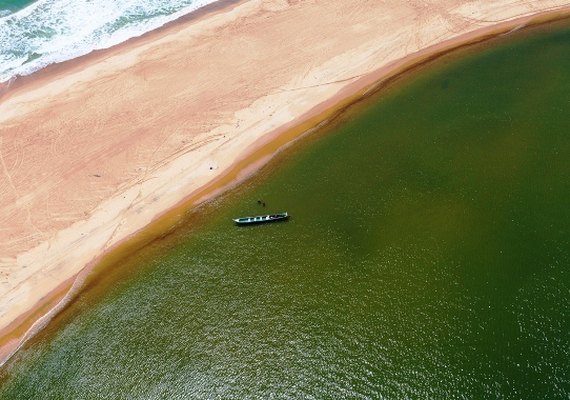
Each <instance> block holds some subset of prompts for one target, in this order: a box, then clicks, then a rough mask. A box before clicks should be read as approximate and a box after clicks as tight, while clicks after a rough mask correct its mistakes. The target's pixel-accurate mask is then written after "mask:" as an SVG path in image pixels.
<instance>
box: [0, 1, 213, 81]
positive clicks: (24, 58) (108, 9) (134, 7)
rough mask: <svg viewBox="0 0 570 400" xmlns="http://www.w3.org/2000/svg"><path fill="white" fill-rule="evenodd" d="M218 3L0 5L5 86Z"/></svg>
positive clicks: (0, 58) (0, 72) (0, 65)
mask: <svg viewBox="0 0 570 400" xmlns="http://www.w3.org/2000/svg"><path fill="white" fill-rule="evenodd" d="M213 2H214V0H122V1H114V0H37V1H29V0H0V82H4V81H7V80H9V79H11V78H13V77H15V76H17V75H29V74H30V73H32V72H35V71H37V70H39V69H41V68H43V67H45V66H47V65H49V64H52V63H56V62H61V61H65V60H70V59H73V58H76V57H79V56H82V55H85V54H88V53H90V52H92V51H93V50H97V49H103V48H108V47H111V46H113V45H115V44H118V43H121V42H124V41H126V40H127V39H129V38H132V37H136V36H140V35H142V34H143V33H145V32H148V31H151V30H153V29H156V28H158V27H160V26H162V25H164V24H165V23H167V22H169V21H173V20H175V19H177V18H179V17H181V16H183V15H186V14H188V13H190V12H191V11H194V10H196V9H198V8H200V7H203V6H205V5H207V4H209V3H213Z"/></svg>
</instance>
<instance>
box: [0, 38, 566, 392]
mask: <svg viewBox="0 0 570 400" xmlns="http://www.w3.org/2000/svg"><path fill="white" fill-rule="evenodd" d="M569 71H570V29H568V28H561V27H558V28H556V29H555V28H549V29H546V28H545V29H542V31H541V32H534V34H533V35H522V36H521V39H520V40H518V41H515V42H508V43H503V42H501V44H496V45H495V46H494V47H492V48H490V49H486V50H484V51H482V50H480V51H477V52H475V54H471V55H464V56H463V57H461V60H459V61H457V60H455V61H454V60H452V59H451V58H449V57H447V58H444V59H442V60H440V61H439V62H437V63H436V64H435V65H433V66H431V67H430V68H428V69H424V70H423V71H421V73H417V74H415V75H413V78H411V77H407V79H404V80H401V81H400V82H399V83H398V84H396V85H394V86H393V87H392V88H390V89H389V90H388V94H387V95H385V96H384V97H382V98H381V99H380V100H376V101H374V102H371V101H370V102H368V104H361V105H359V106H358V107H356V108H357V109H358V110H356V111H357V112H354V113H352V114H351V116H347V117H345V118H344V121H343V122H342V123H340V124H339V125H338V126H336V127H335V128H334V129H333V130H332V131H330V132H328V133H327V134H317V135H315V136H313V137H310V138H308V139H307V140H304V141H303V143H300V144H297V145H296V146H294V147H293V148H292V149H289V150H288V151H286V152H285V153H283V154H282V155H281V156H280V157H278V160H276V161H275V162H274V163H273V164H272V168H269V169H266V170H264V171H263V172H262V173H261V174H259V176H258V177H257V178H256V179H255V180H254V181H252V182H249V183H247V184H246V185H244V186H242V187H241V188H239V189H238V190H236V191H234V192H233V193H231V194H229V195H227V196H225V197H224V198H222V199H219V200H217V201H216V202H214V203H212V204H210V205H208V206H207V207H205V208H203V209H202V210H201V211H200V213H199V215H195V216H193V217H192V218H191V219H190V223H192V224H193V225H200V226H201V228H199V229H197V228H189V229H186V230H185V231H180V232H178V233H176V234H174V235H171V236H170V237H168V238H166V239H164V240H163V241H162V242H161V243H157V244H155V245H154V247H153V249H151V250H149V251H146V252H144V254H142V253H141V254H139V257H138V259H136V260H132V261H131V262H130V263H126V264H125V265H122V266H121V267H120V268H118V269H116V270H115V271H110V272H109V274H106V275H105V276H104V277H102V282H101V283H100V287H104V288H105V291H104V294H100V293H94V292H93V291H91V292H87V293H86V294H84V295H82V296H81V297H80V299H79V300H78V302H77V304H75V305H74V306H73V307H71V309H70V311H69V312H67V313H65V314H64V315H63V316H61V317H59V318H58V319H57V321H56V324H55V325H54V326H55V328H54V327H52V328H49V329H47V330H46V331H45V332H44V333H43V334H41V335H40V337H39V338H38V339H37V340H35V342H34V343H32V344H30V345H28V346H26V347H25V349H23V350H22V351H21V352H20V353H18V354H17V356H16V357H14V359H13V360H12V361H11V362H10V363H9V364H8V365H7V366H5V367H4V369H3V372H2V376H1V382H2V384H1V386H0V398H2V399H194V398H203V399H216V398H219V399H232V398H234V399H246V398H261V399H266V398H279V399H281V398H295V399H297V398H304V399H337V398H351V399H353V398H354V399H358V398H371V399H377V398H386V399H406V398H410V399H482V398H488V399H519V398H521V399H567V398H569V397H570V333H569V332H570V315H569V309H570V269H569V267H570V243H569V242H570V229H569V226H570V211H569V201H568V200H569V199H570V161H569V160H570V139H569V135H570V73H569ZM276 167H277V168H276ZM257 199H263V200H264V201H265V202H266V203H267V207H266V208H265V209H263V208H262V207H261V206H259V205H258V204H257ZM265 210H271V211H282V210H287V211H289V212H290V214H291V215H292V218H291V220H290V221H288V222H285V223H276V224H272V225H265V226H263V225H262V226H256V227H253V228H238V227H235V226H233V225H232V223H231V220H230V218H231V217H234V216H238V215H248V214H255V213H263V212H264V211H265ZM56 328H57V329H56Z"/></svg>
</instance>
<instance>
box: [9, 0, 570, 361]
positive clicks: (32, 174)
mask: <svg viewBox="0 0 570 400" xmlns="http://www.w3.org/2000/svg"><path fill="white" fill-rule="evenodd" d="M338 3H342V4H338ZM568 7H569V5H568V3H566V2H563V1H513V0H503V1H485V2H484V1H470V2H465V1H457V0H453V1H452V0H448V1H445V0H438V1H436V0H433V1H429V2H428V1H409V2H406V3H405V4H403V3H402V2H394V3H393V4H391V3H390V2H388V3H384V4H377V2H374V1H364V2H362V1H361V2H355V4H350V3H348V2H332V1H330V2H320V1H306V2H296V1H289V2H287V1H254V0H251V1H243V2H239V3H234V2H228V3H225V6H224V7H223V8H219V7H218V8H215V9H212V10H210V11H208V12H201V13H200V14H196V15H195V18H185V19H184V20H182V21H179V22H177V23H174V24H170V25H169V26H168V27H166V28H164V29H160V30H158V31H156V32H153V33H150V34H148V35H145V36H144V37H143V38H140V39H135V40H132V41H129V42H128V43H126V44H123V45H120V46H117V47H116V48H113V49H109V50H107V51H101V52H98V53H97V54H94V55H91V56H87V57H84V58H81V59H79V60H76V61H71V62H67V63H64V64H61V65H58V66H55V67H52V68H48V69H47V70H46V71H43V72H40V73H37V74H35V75H33V76H31V77H27V78H26V79H22V80H20V81H17V82H16V84H15V85H12V86H11V87H9V88H6V89H5V90H4V93H3V97H2V98H1V100H0V156H1V157H0V161H1V163H0V167H1V168H2V175H1V176H2V178H0V187H1V188H2V189H3V190H2V192H3V196H2V198H1V200H0V222H1V223H0V227H1V228H0V299H1V300H0V329H1V335H2V337H3V341H2V343H3V344H4V345H5V346H4V348H3V351H2V354H1V355H2V356H3V357H7V356H9V354H10V353H11V352H12V351H13V350H14V349H16V348H17V346H18V343H19V342H20V339H21V338H22V337H23V336H24V335H25V333H26V332H27V331H28V330H30V327H31V326H32V324H33V323H34V321H36V320H38V319H39V318H40V317H41V316H42V315H44V314H45V313H46V311H48V310H50V309H53V308H54V307H55V306H56V304H57V303H58V302H59V300H61V299H64V298H65V297H66V296H67V297H68V298H69V293H68V292H69V289H70V288H71V286H72V285H73V282H74V281H75V280H76V277H77V276H78V274H80V273H81V272H82V271H83V273H82V274H81V275H82V276H85V275H86V273H87V271H88V270H89V268H90V267H89V266H93V265H95V263H96V262H97V261H100V260H101V256H102V255H103V254H107V253H109V250H111V249H115V250H116V251H114V253H116V254H119V253H121V252H122V253H123V254H124V253H125V252H126V251H136V249H137V248H139V247H140V246H143V245H144V244H145V243H146V242H148V241H149V240H152V238H153V234H156V232H160V230H161V229H167V227H168V226H171V225H172V224H173V223H175V221H176V220H177V218H179V215H180V213H181V210H182V209H184V208H188V207H192V206H194V205H195V204H197V203H199V202H201V201H204V200H205V199H208V198H210V197H212V196H214V195H216V194H218V193H219V192H220V191H222V190H224V189H225V188H227V187H229V186H231V185H233V184H235V183H236V182H238V181H239V180H240V179H243V177H244V176H246V175H247V174H248V173H251V172H252V171H254V170H255V168H257V167H259V166H260V165H262V164H263V163H265V162H266V161H267V160H268V159H269V158H270V157H271V155H272V154H274V153H275V152H276V151H278V150H279V149H280V148H281V147H282V146H285V145H286V144H287V143H289V142H290V141H291V140H294V139H295V138H296V137H298V136H300V135H302V134H303V133H305V132H307V131H308V130H310V129H312V128H313V127H314V126H315V125H318V124H319V123H322V122H323V121H326V120H328V119H330V118H332V117H333V116H334V115H335V113H337V112H338V111H339V110H340V109H342V108H343V107H345V106H347V105H348V104H350V103H351V102H353V101H355V100H356V99H358V98H359V97H361V96H362V95H364V94H365V93H366V92H367V91H369V90H372V89H374V88H376V89H377V88H378V87H379V86H381V85H382V84H383V83H384V82H385V81H386V80H387V79H389V78H390V77H392V76H395V75H397V74H398V73H400V72H402V71H404V70H406V69H409V68H410V67H412V66H414V65H416V64H418V63H421V62H424V61H425V60H427V59H430V58H433V57H434V56H435V55H437V54H441V53H443V52H446V51H449V50H450V49H453V48H456V47H459V46H462V45H465V44H468V43H472V42H476V41H480V40H483V39H485V38H487V37H491V36H494V35H498V34H504V33H506V32H509V31H511V30H513V29H519V28H520V27H522V26H525V25H528V24H529V23H538V22H543V21H545V20H548V19H553V18H559V17H561V16H563V15H565V13H566V12H567V8H568ZM159 217H160V218H159ZM149 224H151V225H149ZM144 227H146V229H145V231H144V232H146V233H144V232H143V233H139V234H138V235H135V236H133V234H134V233H136V232H139V231H140V230H141V229H142V228H144ZM115 257H116V256H115ZM111 258H112V257H111ZM107 262H108V261H107Z"/></svg>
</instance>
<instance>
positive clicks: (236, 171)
mask: <svg viewBox="0 0 570 400" xmlns="http://www.w3.org/2000/svg"><path fill="white" fill-rule="evenodd" d="M230 3H231V4H232V5H234V6H235V7H238V5H236V4H235V2H230ZM244 3H247V2H240V4H244ZM224 11H225V10H224ZM222 12H223V11H222ZM569 15H570V11H569V6H565V7H562V8H560V9H557V10H556V11H547V12H544V13H543V12H540V13H537V14H533V15H527V16H524V17H521V18H516V19H512V20H508V21H505V22H501V23H498V24H495V25H492V26H488V27H484V28H480V29H478V30H475V31H471V32H468V33H465V34H463V35H459V36H456V37H453V38H451V39H448V40H444V41H442V42H440V43H437V44H434V45H431V46H428V47H426V48H424V49H421V50H420V51H417V52H413V53H411V54H409V55H407V56H406V57H404V58H401V59H397V60H395V61H392V62H390V63H388V64H387V65H384V66H381V67H380V68H377V69H375V70H373V71H372V72H369V73H367V74H365V75H363V76H359V77H357V78H356V79H349V80H346V82H349V83H348V84H341V85H339V87H338V90H336V91H335V94H334V95H333V96H332V97H328V98H327V99H326V100H325V101H323V102H319V103H317V104H316V105H314V106H313V107H311V108H310V109H309V110H308V111H305V112H304V113H302V114H301V115H299V116H296V117H295V118H293V119H292V120H290V121H287V122H285V123H283V124H281V125H279V126H277V127H275V128H274V129H270V130H266V131H265V132H266V133H264V134H263V135H262V136H260V137H259V138H256V140H253V141H252V142H251V143H249V144H248V145H247V146H243V148H242V149H241V150H240V152H239V154H238V155H237V157H236V159H235V160H234V161H233V162H232V163H231V164H230V165H229V167H227V168H224V169H223V170H222V171H221V172H220V173H217V175H216V176H214V177H210V176H208V178H209V179H206V180H205V183H204V184H202V185H200V186H199V187H198V188H196V189H195V190H193V191H192V192H190V194H188V195H186V196H185V197H184V198H181V199H180V198H179V199H177V201H175V202H174V205H172V206H170V207H168V208H167V209H164V210H163V211H161V212H159V213H157V214H156V215H154V216H153V217H152V219H151V222H150V223H149V224H148V223H147V224H144V228H142V229H139V230H135V231H134V232H131V233H130V234H128V235H127V236H125V237H123V238H122V239H120V240H119V241H117V242H115V243H114V244H112V245H110V246H109V247H107V248H105V249H104V253H103V254H99V255H98V256H96V258H95V259H91V260H90V261H89V262H88V263H87V264H85V266H84V267H82V268H80V269H79V272H77V273H75V274H72V275H71V277H67V279H66V280H64V281H63V282H60V283H59V284H58V286H57V287H56V289H54V290H52V291H50V292H48V293H47V294H46V295H44V296H42V297H41V298H40V299H39V300H38V301H36V302H35V303H33V305H32V307H31V309H30V310H29V311H28V312H27V313H22V314H20V315H19V316H18V317H17V319H15V320H14V321H13V322H11V323H9V324H7V325H5V326H3V327H2V329H1V330H0V346H1V349H0V355H1V356H2V357H1V358H2V359H1V360H0V364H3V363H4V362H6V360H8V359H9V358H10V357H11V356H12V355H13V354H14V353H15V351H17V349H18V348H19V347H20V346H21V344H22V342H24V341H25V340H27V339H29V338H30V337H31V336H33V334H34V333H35V331H37V330H39V329H41V326H39V327H38V328H35V327H34V324H35V321H37V320H41V321H43V320H44V319H42V316H44V315H48V318H47V319H49V315H51V314H55V313H57V312H59V310H60V309H62V308H64V307H65V300H66V298H68V297H70V298H72V297H73V295H74V293H71V292H70V290H71V289H72V288H73V287H74V286H76V285H78V286H81V283H82V279H84V278H85V277H86V276H87V275H89V273H90V271H91V270H93V269H96V270H98V271H102V270H104V269H105V268H106V267H108V266H109V265H112V264H113V263H114V262H117V261H118V260H120V259H121V258H124V257H128V255H129V254H132V253H133V252H136V251H137V250H138V249H140V248H141V247H144V246H146V245H147V244H148V243H149V242H151V241H152V240H155V239H156V238H157V237H160V236H161V234H160V232H165V231H168V230H169V229H172V226H174V225H175V224H176V222H177V221H179V220H180V215H181V214H183V213H184V212H185V211H186V210H188V209H191V208H194V207H195V206H196V205H198V204H200V203H202V202H204V201H207V200H208V199H211V198H213V197H215V196H217V195H218V194H220V193H221V192H224V191H226V190H228V189H229V188H231V187H234V186H235V185H237V184H239V183H240V182H242V181H243V180H245V179H246V178H247V177H249V176H250V175H251V174H253V173H254V172H255V171H256V170H257V169H259V167H261V166H262V165H264V164H266V163H267V161H268V160H269V159H271V158H272V157H273V155H275V154H276V153H277V152H279V151H281V150H282V149H283V148H284V147H286V146H287V145H288V144H289V143H291V142H292V141H294V140H296V139H298V138H299V137H302V136H303V135H305V134H307V133H308V132H310V131H312V130H314V129H317V128H318V127H320V126H322V125H324V124H327V123H329V122H330V121H332V120H334V119H335V118H336V116H338V115H339V114H341V113H342V112H343V111H344V110H345V109H346V108H347V107H350V105H352V104H354V103H356V102H358V101H359V99H361V98H363V97H366V96H369V95H370V94H372V93H375V92H377V91H378V90H381V88H382V87H384V85H386V84H389V83H390V82H391V81H393V80H394V79H395V78H397V77H399V76H400V75H402V74H403V73H406V72H409V71H410V70H413V69H414V68H416V67H418V66H420V65H422V64H425V63H427V62H429V61H431V60H432V59H435V58H438V57H440V56H442V55H444V54H447V53H449V52H451V51H454V50H456V49H458V48H461V47H466V46H470V45H473V44H475V43H479V42H482V41H485V40H488V39H490V38H493V37H497V36H501V35H504V34H507V33H510V32H512V31H513V30H518V29H520V28H526V27H529V26H534V25H539V24H544V23H548V22H552V21H556V20H559V19H564V18H567V17H568V16H569ZM174 23H176V21H174ZM151 33H152V32H151ZM143 36H144V35H143ZM141 38H142V37H140V38H135V39H141ZM147 39H148V40H152V39H150V37H149V38H147ZM147 39H145V40H147ZM125 46H126V45H125ZM113 51H116V49H115V50H113ZM98 57H99V56H98ZM102 58H105V56H103V57H102ZM82 62H85V63H89V60H83V61H82ZM80 68H83V67H80ZM51 72H52V73H54V72H53V71H51ZM65 72H66V71H62V70H59V71H56V72H55V74H62V75H63V74H65ZM33 76H34V75H30V77H31V78H30V84H32V86H33V84H34V80H33ZM45 76H49V74H47V73H46V75H44V79H45ZM51 77H53V76H51ZM35 82H36V84H37V81H35ZM40 86H41V85H40ZM18 88H19V90H22V91H24V90H25V89H26V88H27V86H26V84H23V86H19V87H18ZM10 92H11V91H10ZM15 93H17V91H14V92H13V93H12V92H11V93H9V95H8V96H6V97H5V98H2V101H3V100H5V99H8V98H10V97H11V96H12V95H13V94H15ZM211 166H212V165H211V164H210V167H211ZM216 167H217V165H216ZM78 277H82V279H78ZM46 308H47V309H51V310H54V309H55V311H48V312H47V313H46V314H44V313H43V312H42V311H43V310H45V309H46ZM22 338H23V340H22Z"/></svg>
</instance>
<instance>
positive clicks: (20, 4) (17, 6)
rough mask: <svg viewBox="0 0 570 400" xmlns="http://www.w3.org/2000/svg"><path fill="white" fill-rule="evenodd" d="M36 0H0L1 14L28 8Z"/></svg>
mask: <svg viewBox="0 0 570 400" xmlns="http://www.w3.org/2000/svg"><path fill="white" fill-rule="evenodd" d="M35 1H36V0H0V16H4V15H8V14H11V13H13V12H16V11H19V10H21V9H23V8H26V7H27V6H29V5H30V4H32V3H34V2H35Z"/></svg>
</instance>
